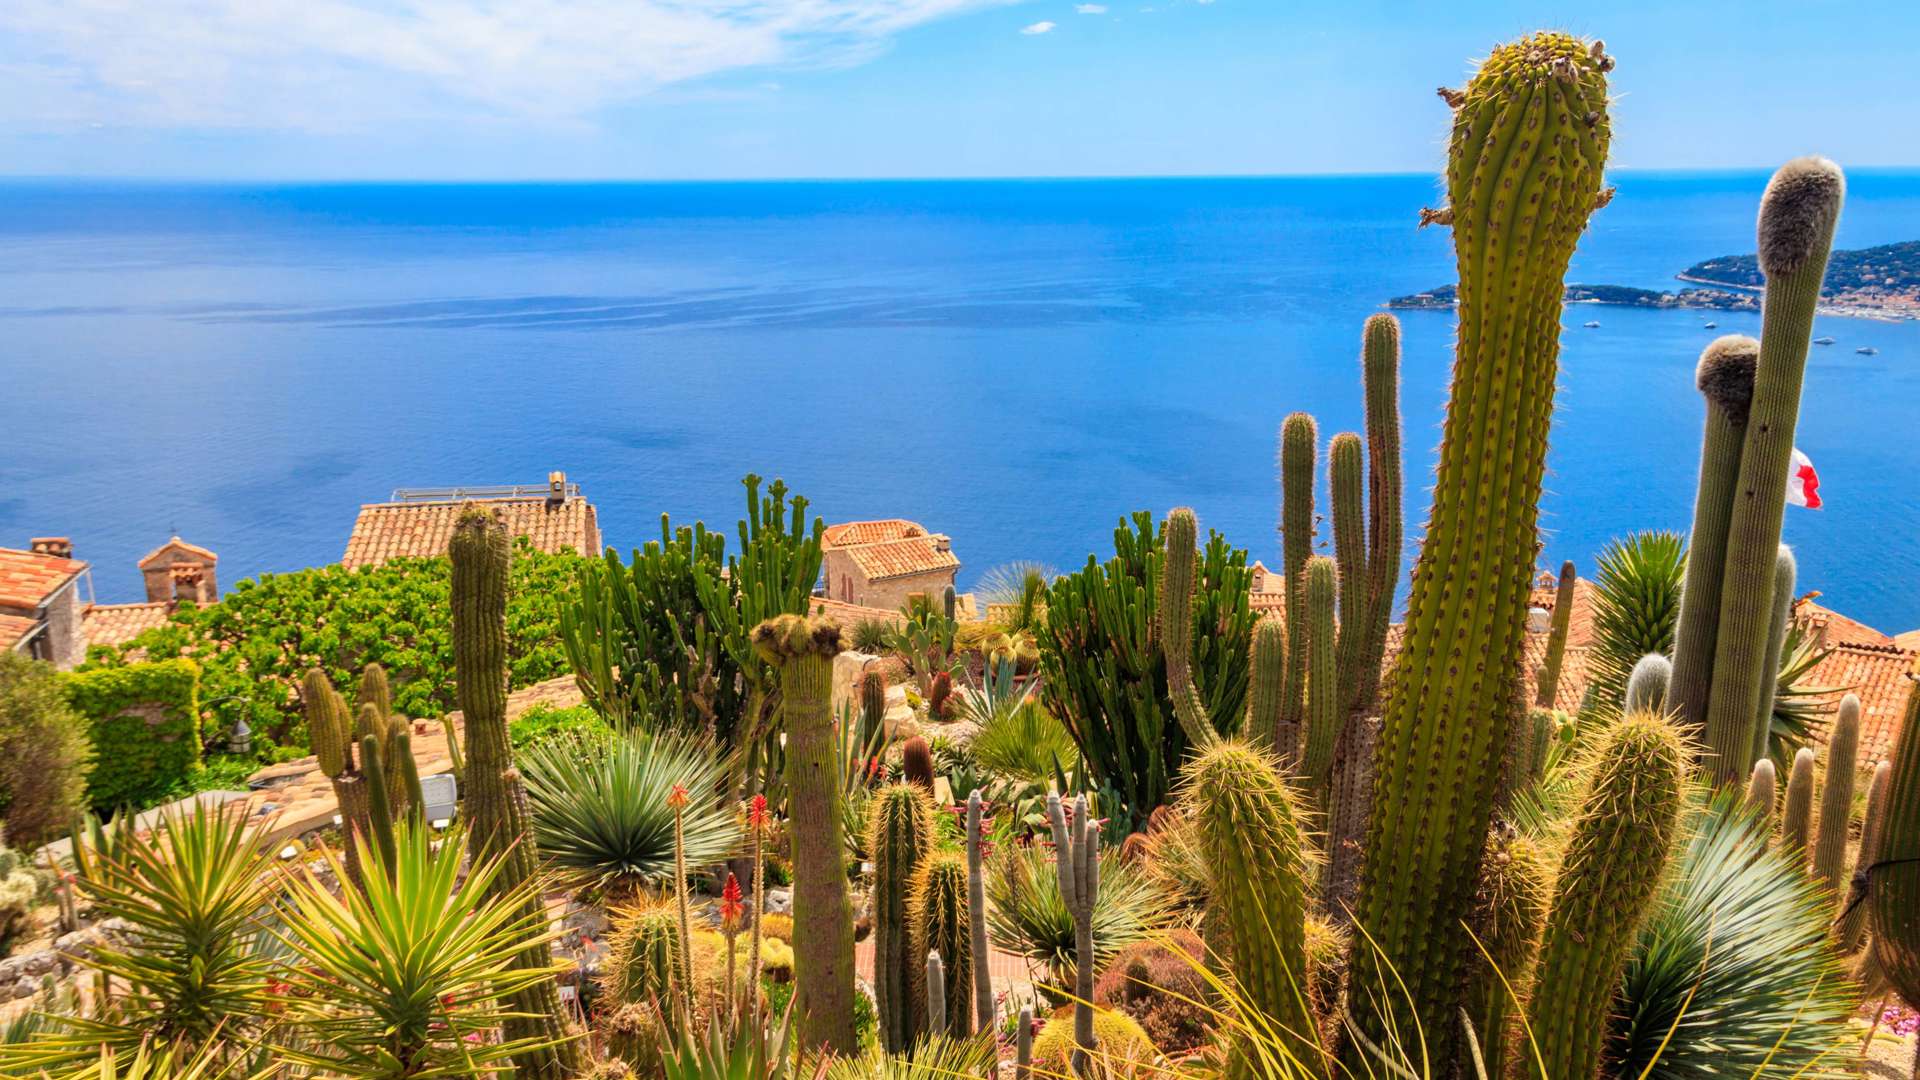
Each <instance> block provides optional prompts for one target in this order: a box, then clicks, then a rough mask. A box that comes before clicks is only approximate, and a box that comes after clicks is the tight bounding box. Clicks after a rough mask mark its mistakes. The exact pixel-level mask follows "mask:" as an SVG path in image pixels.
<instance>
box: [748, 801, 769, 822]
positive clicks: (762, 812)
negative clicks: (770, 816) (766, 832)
mask: <svg viewBox="0 0 1920 1080" xmlns="http://www.w3.org/2000/svg"><path fill="white" fill-rule="evenodd" d="M747 821H748V822H749V823H750V824H752V825H753V827H754V828H756V829H764V828H766V827H767V797H766V796H765V795H755V796H754V797H753V801H752V802H750V803H748V804H747Z"/></svg>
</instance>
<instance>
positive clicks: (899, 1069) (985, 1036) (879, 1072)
mask: <svg viewBox="0 0 1920 1080" xmlns="http://www.w3.org/2000/svg"><path fill="white" fill-rule="evenodd" d="M998 1049H999V1047H998V1044H996V1043H995V1042H994V1039H993V1035H992V1033H991V1032H985V1033H982V1034H979V1035H975V1036H973V1037H972V1038H968V1039H956V1038H953V1037H951V1036H947V1035H928V1036H922V1037H921V1038H920V1040H919V1041H918V1042H916V1043H915V1044H914V1046H913V1049H912V1050H911V1051H909V1052H907V1053H904V1054H889V1053H887V1052H885V1051H884V1050H882V1049H880V1047H878V1046H871V1047H868V1048H867V1052H866V1053H864V1054H862V1055H860V1056H859V1057H852V1058H838V1059H836V1060H835V1061H833V1063H832V1064H830V1065H828V1066H827V1067H826V1071H825V1072H824V1073H822V1074H820V1075H821V1080H955V1078H956V1077H966V1076H985V1075H987V1073H988V1072H989V1071H990V1070H991V1069H992V1068H993V1062H994V1057H995V1054H996V1051H997V1050H998Z"/></svg>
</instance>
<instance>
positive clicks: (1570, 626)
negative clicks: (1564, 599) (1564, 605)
mask: <svg viewBox="0 0 1920 1080" xmlns="http://www.w3.org/2000/svg"><path fill="white" fill-rule="evenodd" d="M1559 594H1560V580H1559V576H1558V575H1557V574H1546V573H1543V574H1541V575H1540V577H1539V578H1538V579H1536V580H1535V581H1534V583H1533V593H1532V595H1531V596H1530V597H1529V598H1528V600H1527V603H1528V604H1529V605H1530V606H1532V607H1541V608H1546V609H1547V611H1549V612H1551V611H1553V602H1554V600H1555V598H1557V597H1558V596H1559ZM1599 594H1600V589H1599V587H1598V586H1596V585H1595V584H1594V583H1593V582H1591V581H1588V580H1587V579H1586V578H1575V579H1574V580H1573V614H1572V616H1571V617H1570V618H1569V619H1568V622H1567V648H1569V649H1572V648H1578V647H1583V646H1587V645H1591V644H1593V601H1594V597H1596V596H1598V595H1599Z"/></svg>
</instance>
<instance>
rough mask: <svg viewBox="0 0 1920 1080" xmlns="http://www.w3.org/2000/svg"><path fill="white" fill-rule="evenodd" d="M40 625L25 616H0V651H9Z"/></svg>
mask: <svg viewBox="0 0 1920 1080" xmlns="http://www.w3.org/2000/svg"><path fill="white" fill-rule="evenodd" d="M39 625H40V623H39V622H38V621H37V620H35V619H29V618H27V617H26V616H25V615H0V650H6V649H11V648H13V647H14V646H15V645H18V644H20V639H21V638H24V637H26V636H27V635H28V634H31V633H33V628H34V627H36V626H39Z"/></svg>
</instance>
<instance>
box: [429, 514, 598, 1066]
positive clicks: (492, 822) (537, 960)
mask: <svg viewBox="0 0 1920 1080" xmlns="http://www.w3.org/2000/svg"><path fill="white" fill-rule="evenodd" d="M448 554H449V555H450V556H451V559H450V561H451V562H452V564H453V571H452V586H451V591H452V606H453V660H454V677H455V683H456V686H457V691H458V697H459V702H460V709H461V712H462V713H463V714H464V715H465V718H466V731H467V784H466V802H467V806H466V816H467V822H468V831H469V834H470V835H471V837H472V841H473V857H474V858H475V859H477V860H484V859H499V860H500V861H501V870H500V873H499V876H498V877H497V878H495V880H494V885H493V889H494V892H495V894H496V895H499V894H500V893H502V892H505V891H507V890H517V889H520V888H522V887H524V883H526V882H529V881H534V880H537V878H538V875H539V872H540V870H539V851H538V849H537V848H536V847H535V846H534V842H533V832H532V830H531V828H530V827H529V821H528V817H529V815H528V813H527V796H526V791H525V789H524V788H522V787H521V782H520V772H519V770H518V769H515V768H514V767H513V744H512V743H511V742H510V741H509V740H508V737H507V573H508V569H509V567H510V565H511V561H512V552H511V550H510V549H509V547H508V544H507V530H506V525H505V523H503V522H502V521H501V520H499V519H498V518H496V517H494V516H493V515H491V514H489V513H487V512H486V511H485V510H482V509H481V508H479V507H478V506H474V505H469V506H467V507H466V508H465V509H464V510H463V511H462V512H461V514H460V519H459V521H458V522H457V523H456V524H455V525H454V530H453V539H452V541H451V543H450V544H449V546H448ZM519 915H520V917H521V918H524V919H526V920H527V921H528V922H529V923H532V924H535V925H538V926H542V927H544V926H545V925H546V911H545V908H544V907H543V905H542V903H541V900H540V898H539V897H538V896H528V897H527V899H526V901H525V905H524V910H522V911H521V912H520V913H519ZM515 963H516V965H517V966H519V967H521V968H525V969H533V968H537V969H546V968H550V967H552V966H553V950H552V949H551V947H549V945H548V944H547V942H546V940H545V938H544V937H542V938H540V939H538V940H536V942H535V943H534V944H531V945H529V946H527V947H526V948H525V949H522V950H521V951H520V954H519V956H517V957H516V958H515ZM512 1006H513V1011H514V1012H515V1013H518V1014H520V1015H517V1016H513V1017H510V1018H509V1019H508V1020H506V1021H505V1023H504V1025H503V1026H504V1031H505V1034H506V1037H507V1038H509V1039H532V1040H536V1042H538V1043H545V1044H546V1045H537V1046H535V1047H533V1048H530V1049H528V1050H526V1051H524V1052H522V1053H520V1054H516V1055H514V1058H513V1063H514V1067H515V1069H516V1072H517V1075H521V1076H526V1077H538V1078H540V1080H559V1078H561V1077H564V1076H566V1075H568V1074H570V1073H574V1072H578V1071H579V1070H580V1068H581V1066H582V1064H583V1062H582V1057H583V1055H582V1053H581V1051H580V1048H579V1046H578V1045H577V1044H576V1043H575V1042H574V1041H573V1040H572V1039H571V1037H570V1036H569V1034H568V1031H567V1023H566V1019H565V1016H566V1014H565V1013H564V1012H563V1011H562V1006H561V1004H560V996H559V992H558V988H557V987H556V986H555V984H554V982H553V981H552V980H550V979H543V980H541V981H540V982H539V983H537V984H535V985H533V986H531V987H529V988H527V989H526V990H524V991H522V992H520V993H518V994H515V995H514V996H513V998H512Z"/></svg>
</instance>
